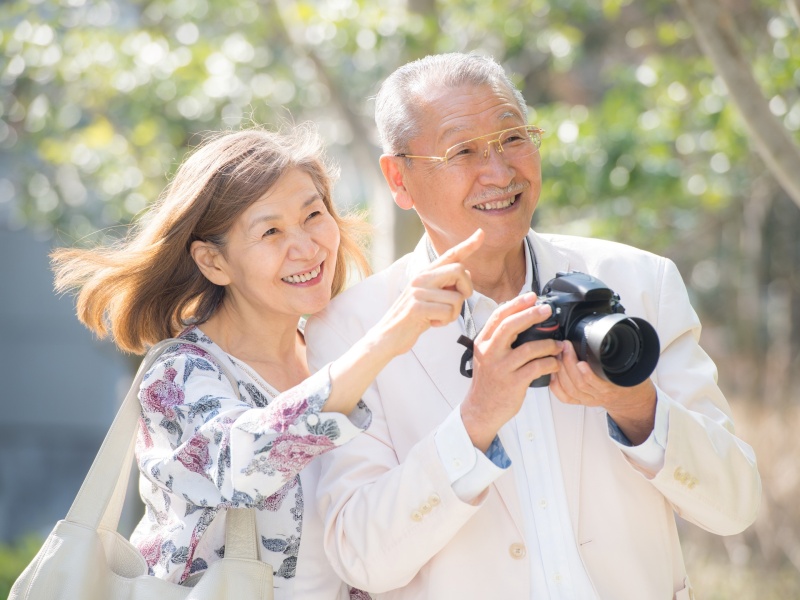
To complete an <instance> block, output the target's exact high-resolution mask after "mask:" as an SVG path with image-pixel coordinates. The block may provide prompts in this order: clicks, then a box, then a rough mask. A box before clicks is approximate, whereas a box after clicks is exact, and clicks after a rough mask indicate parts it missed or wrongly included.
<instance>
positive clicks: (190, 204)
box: [51, 123, 369, 354]
mask: <svg viewBox="0 0 800 600" xmlns="http://www.w3.org/2000/svg"><path fill="white" fill-rule="evenodd" d="M291 169H300V170H302V171H304V172H306V173H308V174H309V175H310V176H311V179H312V180H313V182H314V185H315V186H316V188H317V191H319V193H320V195H321V196H322V199H323V201H324V203H325V205H326V207H327V208H328V211H329V212H330V213H331V215H333V218H334V219H335V220H336V222H337V224H338V226H339V230H340V232H341V242H340V245H339V251H338V254H337V257H336V266H335V272H334V278H333V285H332V290H331V292H332V294H333V295H336V294H338V293H339V292H340V291H342V290H343V289H344V287H345V284H346V283H347V280H348V278H349V275H350V273H351V270H352V269H353V268H355V269H357V270H358V271H360V272H361V274H367V273H368V271H369V267H368V265H367V261H366V259H365V257H364V254H363V253H362V250H361V247H362V246H361V241H362V240H363V239H364V235H363V234H364V233H365V231H366V229H365V224H364V222H363V221H362V220H361V219H360V218H358V217H355V216H342V215H339V214H338V213H337V212H336V208H335V206H334V203H333V199H332V185H333V172H332V168H331V167H330V166H329V165H328V163H327V162H326V159H325V155H324V151H323V147H322V144H321V142H320V139H319V137H318V135H317V133H316V129H315V128H314V127H313V126H312V125H311V124H308V123H306V124H302V125H298V126H292V127H291V128H288V129H286V130H284V131H282V132H270V131H266V130H262V129H247V130H243V131H236V132H219V133H216V134H212V135H210V136H209V137H207V138H206V139H205V140H204V141H203V142H202V143H201V144H200V145H199V146H198V147H197V148H196V149H195V150H194V151H193V152H191V153H190V154H189V155H188V157H187V158H186V159H185V160H184V162H183V164H181V166H180V167H179V168H178V170H177V172H176V173H175V176H174V177H173V179H172V180H171V181H170V183H169V184H168V185H167V187H166V189H165V190H164V192H163V193H162V194H161V196H160V197H159V199H158V200H157V201H156V202H155V203H154V204H153V206H152V207H151V208H150V209H149V210H148V211H147V212H146V213H145V215H144V218H143V219H140V220H139V222H138V223H137V225H135V226H134V227H133V228H132V229H131V231H130V233H129V234H128V236H127V237H126V238H125V239H123V240H121V241H120V242H118V243H115V244H113V245H110V246H98V247H95V248H90V249H75V248H72V249H69V248H62V249H59V250H56V251H54V252H53V253H52V254H51V263H52V267H53V271H54V272H55V288H56V291H58V292H66V291H71V290H75V291H77V313H78V319H79V320H80V321H81V322H82V323H83V324H84V325H86V326H87V327H88V328H89V329H91V330H92V331H94V332H95V333H96V334H97V335H98V336H100V337H106V336H108V335H109V334H110V335H111V336H112V337H113V339H114V342H115V343H116V345H117V346H118V347H119V348H120V349H121V350H123V351H126V352H134V353H137V354H140V353H143V352H144V351H145V350H146V348H147V347H148V346H151V345H152V344H155V343H156V342H158V341H160V340H162V339H165V338H168V337H172V336H174V335H176V334H178V333H179V332H180V331H182V330H183V329H184V328H185V327H186V326H187V325H189V324H192V323H196V324H199V323H202V322H204V321H206V320H207V319H208V318H209V317H210V316H211V315H212V314H213V313H214V311H215V310H216V309H217V307H218V306H219V305H220V302H222V299H223V297H224V296H225V288H224V287H221V286H217V285H215V284H213V283H211V282H210V281H209V280H208V279H206V278H205V277H204V276H203V275H202V274H201V273H200V270H199V269H198V268H197V265H196V264H195V262H194V260H193V259H192V257H191V255H190V253H189V247H190V245H191V243H192V242H193V241H195V240H203V241H207V242H212V243H214V244H216V245H218V246H219V247H224V245H225V236H226V234H227V232H228V231H229V230H230V228H231V226H232V225H233V223H234V221H235V220H236V218H237V217H238V216H239V215H240V214H241V213H242V211H244V210H245V209H246V208H247V207H248V206H250V205H251V204H252V203H254V202H255V201H256V200H258V199H259V198H261V197H263V195H264V194H265V193H266V192H267V190H269V189H270V188H271V187H272V186H273V185H275V182H276V181H278V179H279V178H280V177H281V176H282V175H283V174H284V173H286V172H287V171H289V170H291Z"/></svg>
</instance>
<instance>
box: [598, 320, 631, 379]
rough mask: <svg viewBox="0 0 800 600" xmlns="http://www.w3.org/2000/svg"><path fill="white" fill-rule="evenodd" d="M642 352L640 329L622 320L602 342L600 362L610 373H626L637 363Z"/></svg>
mask: <svg viewBox="0 0 800 600" xmlns="http://www.w3.org/2000/svg"><path fill="white" fill-rule="evenodd" d="M640 352H641V344H640V343H639V335H638V331H637V330H635V329H634V328H633V327H632V326H631V324H630V323H629V322H627V321H620V322H619V323H617V324H616V325H614V326H613V327H612V328H611V331H609V332H608V333H607V334H606V336H605V337H604V338H603V341H602V343H601V344H600V364H601V365H603V370H605V371H607V372H609V373H624V372H625V371H627V370H629V369H630V368H631V367H632V366H633V365H635V364H636V361H637V360H638V359H639V353H640Z"/></svg>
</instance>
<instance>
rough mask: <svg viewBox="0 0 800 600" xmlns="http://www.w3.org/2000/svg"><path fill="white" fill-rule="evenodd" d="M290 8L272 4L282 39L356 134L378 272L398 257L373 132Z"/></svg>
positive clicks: (354, 147)
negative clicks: (306, 65) (308, 64)
mask: <svg viewBox="0 0 800 600" xmlns="http://www.w3.org/2000/svg"><path fill="white" fill-rule="evenodd" d="M267 4H269V2H267ZM290 7H291V2H288V1H287V0H275V2H274V4H273V16H274V17H275V23H276V24H277V25H278V30H279V33H280V35H281V37H282V38H283V40H284V41H285V42H286V43H287V44H288V45H290V46H291V47H292V48H293V49H294V51H295V52H296V53H297V54H299V55H301V56H305V57H307V58H308V59H309V60H311V62H313V63H314V67H315V68H316V70H317V74H318V75H319V77H320V79H321V80H322V82H323V83H324V84H325V85H326V86H327V87H328V89H329V90H330V92H331V102H332V104H333V106H334V108H335V109H336V111H337V112H338V113H339V114H340V115H341V117H342V118H343V119H344V120H345V121H346V122H347V124H348V126H349V127H350V130H351V131H352V132H353V142H352V144H351V146H350V150H351V151H352V153H353V155H354V156H355V162H356V164H357V165H360V166H361V168H362V170H360V174H361V176H362V177H363V178H364V179H365V180H366V181H365V182H364V183H365V187H366V188H367V189H368V190H369V192H368V198H367V203H368V204H369V208H370V216H371V217H372V222H373V225H374V230H375V235H373V236H372V243H371V249H372V256H371V260H370V263H371V264H372V267H373V268H375V269H376V270H377V269H381V268H383V267H385V266H387V265H389V264H390V263H391V262H392V261H393V260H394V258H395V254H396V252H395V235H394V217H395V215H394V211H393V207H394V203H393V202H392V201H391V199H389V198H387V196H388V194H387V188H386V186H385V184H384V180H383V174H382V173H381V172H380V169H379V168H378V161H377V158H376V157H375V154H374V152H373V147H372V145H371V144H370V143H369V139H370V131H369V129H368V127H367V125H366V123H364V121H363V119H362V118H361V117H360V116H359V115H357V114H356V113H355V112H354V111H353V110H352V109H351V108H350V106H349V105H348V104H347V103H346V101H345V98H346V94H345V92H344V90H342V88H341V85H340V83H339V82H338V81H337V80H336V79H335V78H334V77H333V76H331V74H330V72H329V71H328V68H327V65H326V64H325V63H324V62H323V61H322V59H321V58H320V57H319V56H318V55H317V53H316V52H315V51H314V49H313V48H311V47H309V46H308V44H307V43H306V42H305V40H304V38H303V31H302V29H301V28H299V27H295V26H293V24H292V22H291V20H290V19H287V13H288V11H289V9H290Z"/></svg>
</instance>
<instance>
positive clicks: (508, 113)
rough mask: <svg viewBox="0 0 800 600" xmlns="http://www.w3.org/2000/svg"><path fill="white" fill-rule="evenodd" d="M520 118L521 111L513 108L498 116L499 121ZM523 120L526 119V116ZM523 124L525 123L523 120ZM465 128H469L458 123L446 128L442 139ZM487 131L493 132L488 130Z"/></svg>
mask: <svg viewBox="0 0 800 600" xmlns="http://www.w3.org/2000/svg"><path fill="white" fill-rule="evenodd" d="M520 118H522V116H521V115H520V114H519V113H517V112H514V111H513V110H507V111H505V112H503V113H500V114H499V115H498V116H497V121H498V123H502V122H503V121H505V120H507V119H520ZM522 120H523V121H524V118H523V119H522ZM522 124H523V125H524V124H525V123H524V122H523V123H522ZM465 129H467V128H466V127H464V126H463V125H456V126H454V127H450V128H449V129H445V130H444V132H443V133H442V137H441V139H442V140H446V139H447V138H448V137H450V136H452V135H454V134H456V133H460V132H462V131H464V130H465ZM487 133H491V132H487Z"/></svg>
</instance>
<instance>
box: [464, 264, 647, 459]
mask: <svg viewBox="0 0 800 600" xmlns="http://www.w3.org/2000/svg"><path fill="white" fill-rule="evenodd" d="M468 352H469V351H468ZM471 352H473V353H474V356H473V359H472V361H473V369H472V371H471V372H469V371H466V372H465V371H464V370H463V368H462V373H464V374H465V375H466V376H468V377H469V376H472V377H473V382H472V386H471V388H470V392H469V394H468V396H467V399H466V400H465V401H464V403H463V404H462V407H461V414H462V420H463V422H464V426H465V427H466V429H467V432H468V434H469V435H470V438H471V439H472V441H473V443H474V444H475V446H476V447H477V448H479V449H481V450H486V448H488V446H489V444H490V443H491V441H492V440H493V439H494V436H495V435H496V434H497V431H498V430H499V429H500V427H502V426H503V424H505V423H506V421H508V420H509V419H511V418H512V417H513V416H514V415H515V414H516V413H517V411H518V410H519V408H520V406H521V405H522V401H523V400H524V398H525V392H526V391H527V390H526V388H527V387H544V386H547V385H549V386H550V389H551V390H552V391H553V393H554V394H555V395H556V396H557V397H558V398H559V399H560V400H561V401H562V402H564V403H566V404H582V405H584V406H600V407H603V408H605V409H606V411H607V412H608V414H609V416H610V417H611V418H612V419H613V420H614V421H615V422H616V424H617V425H618V426H619V427H620V429H621V430H622V432H623V433H624V434H625V435H626V436H627V437H628V439H629V440H630V441H631V442H632V443H633V444H634V445H638V444H641V443H642V442H643V441H644V440H646V439H647V437H648V436H649V435H650V432H651V431H652V430H653V424H654V422H655V408H656V390H655V386H654V385H653V383H652V381H650V379H649V377H650V374H651V373H652V372H653V370H654V369H655V367H656V364H657V363H658V357H659V354H660V344H659V340H658V334H657V333H656V331H655V329H654V328H653V326H652V325H650V324H649V323H648V322H647V321H645V320H644V319H640V318H637V317H629V316H627V315H625V309H624V307H623V306H622V304H620V298H619V296H618V295H617V294H615V293H614V292H613V291H612V290H611V289H609V288H608V287H607V286H606V285H605V284H604V283H603V282H602V281H600V280H599V279H596V278H594V277H592V276H591V275H587V274H585V273H580V272H577V271H572V272H569V273H558V274H557V275H556V277H555V278H553V279H551V280H550V281H549V282H547V284H546V285H545V286H544V289H543V290H542V296H541V297H539V298H538V299H537V297H536V295H535V294H532V293H530V294H523V295H522V296H519V297H518V298H516V299H515V300H514V301H512V302H509V303H507V304H504V305H502V306H500V307H499V308H498V309H497V310H496V311H495V312H494V313H493V314H492V316H491V317H490V319H489V321H488V323H487V324H486V327H484V329H483V330H482V331H481V333H480V334H479V335H478V336H477V338H476V339H475V342H474V348H473V349H472V350H471ZM465 357H468V354H466V353H465ZM551 374H552V375H553V377H552V378H551V377H550V375H551Z"/></svg>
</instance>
